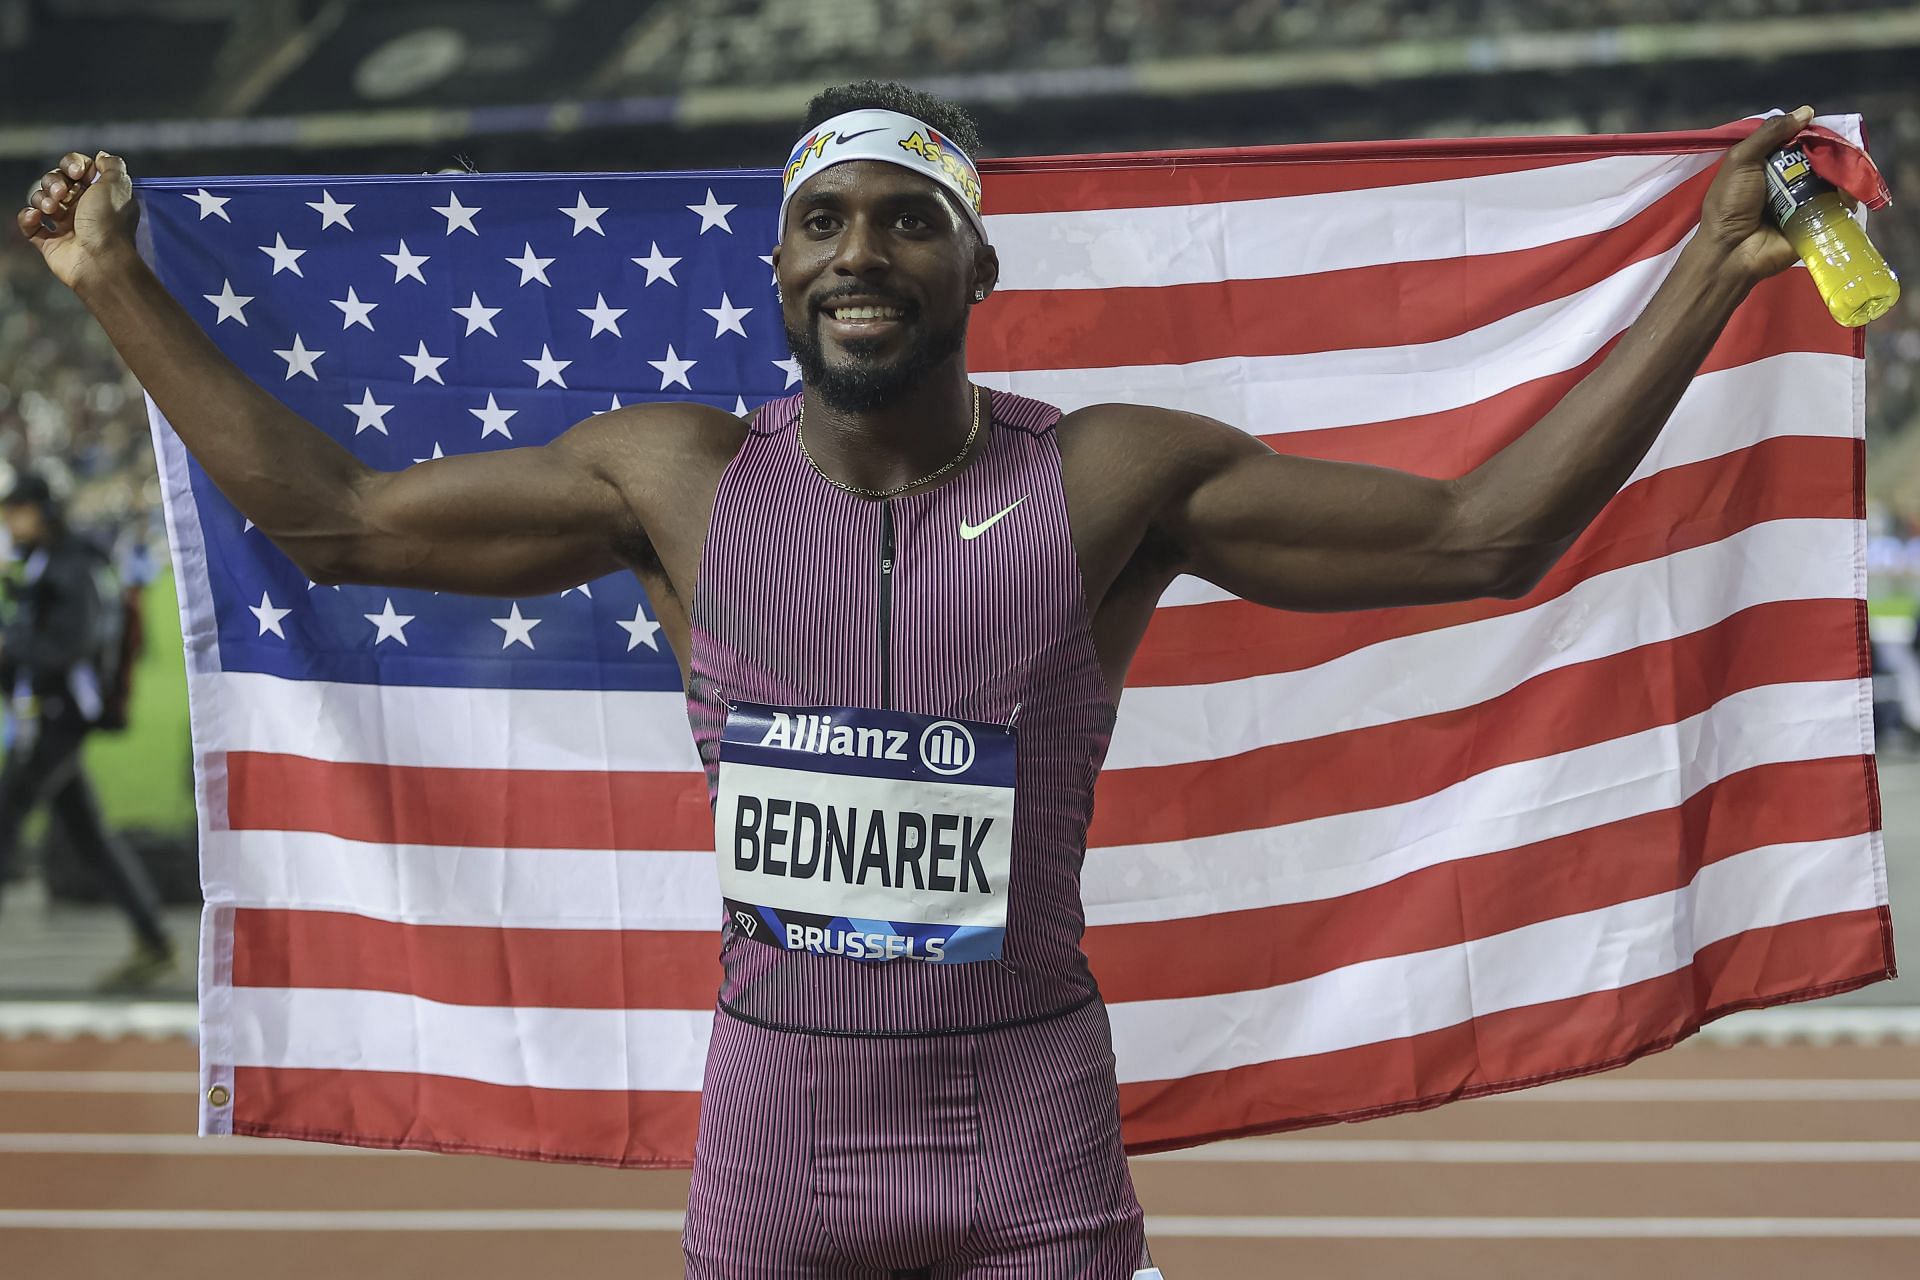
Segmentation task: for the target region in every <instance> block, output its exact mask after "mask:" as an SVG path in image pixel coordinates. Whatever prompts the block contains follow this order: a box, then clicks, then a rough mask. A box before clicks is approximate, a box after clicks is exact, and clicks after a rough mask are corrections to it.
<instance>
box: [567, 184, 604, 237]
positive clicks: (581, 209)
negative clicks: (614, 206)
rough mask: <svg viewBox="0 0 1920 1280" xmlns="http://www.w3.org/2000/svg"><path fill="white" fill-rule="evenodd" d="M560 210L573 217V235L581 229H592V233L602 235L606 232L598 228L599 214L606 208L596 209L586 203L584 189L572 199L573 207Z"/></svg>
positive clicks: (577, 233)
mask: <svg viewBox="0 0 1920 1280" xmlns="http://www.w3.org/2000/svg"><path fill="white" fill-rule="evenodd" d="M560 212H561V213H564V214H566V215H567V216H568V217H569V218H572V219H573V234H575V235H579V234H580V233H581V232H582V231H592V232H593V233H594V234H596V235H602V236H604V235H606V234H607V233H606V232H604V231H602V230H600V215H601V214H603V213H605V212H606V210H605V209H596V208H594V207H593V206H592V205H590V204H588V203H587V193H586V192H584V191H582V192H580V193H579V195H578V197H577V198H576V199H575V200H574V202H573V208H571V209H562V210H561V211H560Z"/></svg>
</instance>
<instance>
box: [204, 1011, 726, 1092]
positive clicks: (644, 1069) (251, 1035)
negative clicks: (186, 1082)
mask: <svg viewBox="0 0 1920 1280" xmlns="http://www.w3.org/2000/svg"><path fill="white" fill-rule="evenodd" d="M229 998H230V1000H231V1003H232V1023H233V1029H234V1034H233V1053H234V1056H233V1059H232V1062H233V1065H234V1066H236V1067H306V1068H315V1069H322V1070H333V1071H403V1072H420V1073H424V1074H427V1075H439V1076H454V1077H457V1078H459V1079H463V1080H482V1081H485V1082H487V1083H488V1084H500V1085H531V1086H533V1087H534V1088H539V1089H642V1090H664V1091H672V1092H683V1093H686V1092H691V1093H697V1092H699V1090H700V1073H701V1068H702V1067H703V1065H704V1064H705V1062H706V1056H707V1034H708V1032H709V1031H710V1030H711V1029H712V1025H713V1014H712V1012H711V1011H710V1010H705V1009H701V1010H694V1011H685V1010H679V1009H541V1008H502V1007H498V1006H493V1005H454V1004H442V1003H440V1002H439V1001H437V1000H427V999H424V998H422V997H420V996H408V995H398V994H396V993H394V992H391V991H351V990H334V989H319V988H313V987H284V988H282V987H234V988H232V989H231V991H230V993H229ZM611 1046H623V1047H624V1049H625V1052H624V1053H610V1052H608V1049H609V1047H611Z"/></svg>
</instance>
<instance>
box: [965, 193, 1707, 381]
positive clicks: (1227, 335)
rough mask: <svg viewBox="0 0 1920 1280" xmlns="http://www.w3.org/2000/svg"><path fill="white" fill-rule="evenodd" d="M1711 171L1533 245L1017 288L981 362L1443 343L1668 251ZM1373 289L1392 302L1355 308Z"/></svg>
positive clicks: (986, 319)
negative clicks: (1617, 216) (1208, 277)
mask: <svg viewBox="0 0 1920 1280" xmlns="http://www.w3.org/2000/svg"><path fill="white" fill-rule="evenodd" d="M1711 177H1712V174H1710V173H1703V174H1700V175H1699V176H1697V177H1695V178H1692V179H1690V180H1688V181H1686V182H1684V183H1682V184H1681V185H1680V186H1678V187H1677V188H1675V189H1674V190H1673V191H1671V192H1669V193H1668V194H1667V195H1665V196H1663V197H1661V198H1660V199H1659V200H1657V201H1655V202H1654V203H1653V204H1652V205H1650V206H1648V207H1647V208H1645V209H1643V210H1641V211H1640V213H1638V214H1637V215H1635V216H1634V217H1633V218H1630V219H1628V220H1627V221H1626V222H1625V223H1622V224H1621V225H1620V226H1617V227H1610V228H1608V229H1606V230H1604V231H1597V232H1594V233H1593V234H1591V235H1585V236H1578V237H1575V238H1573V239H1568V240H1559V241H1555V242H1553V243H1551V244H1545V245H1540V246H1538V247H1536V248H1532V249H1518V250H1513V251H1510V252H1506V253H1494V254H1481V255H1477V256H1466V255H1462V256H1459V257H1450V258H1437V259H1431V260H1425V261H1414V262H1387V263H1380V264H1378V265H1375V266H1367V267H1353V268H1348V269H1345V270H1339V271H1321V272H1315V273H1313V274H1310V275H1298V276H1286V277H1281V278H1275V279H1254V280H1218V281H1208V282H1206V283H1201V284H1179V285H1163V286H1159V287H1155V288H1113V289H1055V290H1043V289H1015V290H1006V291H1003V292H1001V293H999V294H998V295H996V296H995V298H994V303H993V305H992V306H991V307H988V308H985V309H983V310H982V311H981V313H980V322H979V323H977V324H975V325H974V326H973V328H972V331H971V332H972V336H971V338H970V339H969V341H968V344H967V361H968V364H969V365H970V366H971V367H973V368H977V369H996V370H1022V369H1096V368H1114V367H1119V366H1127V365H1156V364H1188V363H1191V362H1193V361H1195V360H1217V359H1221V358H1223V357H1227V356H1281V355H1305V354H1309V353H1313V352H1324V351H1344V350H1358V349H1361V348H1367V347H1393V346H1412V345H1416V344H1419V343H1427V342H1437V341H1440V340H1441V339H1443V338H1451V337H1454V336H1456V335H1458V334H1462V333H1466V332H1468V331H1470V330H1473V329H1477V328H1480V327H1481V326H1483V325H1488V324H1492V323H1493V322H1495V321H1497V320H1501V319H1504V318H1505V317H1507V316H1509V315H1512V314H1514V313H1515V312H1517V311H1523V310H1525V309H1527V308H1529V307H1533V306H1538V305H1540V304H1542V303H1545V302H1550V301H1553V300H1554V299H1556V298H1564V297H1567V296H1568V295H1570V294H1573V293H1577V292H1579V291H1580V290H1582V289H1587V288H1591V287H1593V286H1595V285H1597V284H1599V283H1600V282H1601V281H1603V280H1606V279H1608V278H1610V277H1611V276H1613V275H1614V274H1616V273H1617V272H1619V271H1621V270H1623V269H1624V268H1626V267H1629V266H1631V265H1633V264H1634V263H1636V262H1640V261H1642V260H1644V259H1647V258H1653V257H1657V256H1659V255H1660V254H1662V253H1665V252H1666V251H1667V250H1668V249H1671V248H1672V247H1673V246H1674V245H1676V244H1678V243H1679V242H1680V239H1681V237H1682V236H1684V235H1685V234H1686V233H1687V232H1688V231H1689V230H1690V229H1692V227H1693V226H1694V225H1695V224H1696V223H1698V222H1699V220H1700V200H1701V196H1702V195H1703V193H1704V192H1705V191H1706V187H1707V183H1708V181H1709V180H1710V179H1711ZM1361 298H1382V299H1391V300H1392V302H1391V305H1388V306H1380V307H1368V306H1355V305H1354V302H1355V300H1356V299H1361Z"/></svg>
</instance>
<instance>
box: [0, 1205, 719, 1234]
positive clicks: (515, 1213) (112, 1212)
mask: <svg viewBox="0 0 1920 1280" xmlns="http://www.w3.org/2000/svg"><path fill="white" fill-rule="evenodd" d="M684 1217H685V1215H684V1214H680V1213H676V1212H674V1211H672V1210H670V1209H367V1210H347V1211H344V1212H338V1213H335V1212H330V1211H327V1210H319V1209H305V1210H288V1211H281V1210H273V1209H212V1210H209V1209H185V1210H177V1211H176V1210H168V1209H0V1229H12V1230H15V1231H20V1230H38V1231H328V1232H332V1231H678V1230H680V1227H681V1223H682V1221H683V1219H684Z"/></svg>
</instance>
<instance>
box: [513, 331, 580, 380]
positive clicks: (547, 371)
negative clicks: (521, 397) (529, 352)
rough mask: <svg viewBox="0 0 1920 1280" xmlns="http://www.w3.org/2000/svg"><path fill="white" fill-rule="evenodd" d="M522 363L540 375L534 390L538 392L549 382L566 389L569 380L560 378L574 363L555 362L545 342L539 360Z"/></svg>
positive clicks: (541, 347) (566, 361) (568, 361)
mask: <svg viewBox="0 0 1920 1280" xmlns="http://www.w3.org/2000/svg"><path fill="white" fill-rule="evenodd" d="M520 363H521V364H523V365H525V366H527V368H529V369H531V370H533V371H534V372H535V373H537V374H539V375H540V380H539V381H538V382H535V383H534V384H533V386H534V390H536V391H537V390H539V389H540V388H541V387H544V386H546V385H547V384H548V383H549V382H551V383H553V384H554V385H555V386H557V387H560V388H562V389H565V388H566V385H567V380H566V379H565V378H563V377H561V376H560V372H561V370H563V369H565V368H566V367H567V366H568V365H570V364H572V363H573V361H571V360H555V359H554V358H553V352H552V351H550V350H548V349H547V344H546V343H544V342H543V343H541V344H540V358H539V359H538V360H522V361H521V362H520Z"/></svg>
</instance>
